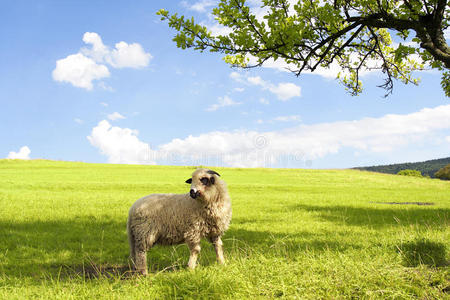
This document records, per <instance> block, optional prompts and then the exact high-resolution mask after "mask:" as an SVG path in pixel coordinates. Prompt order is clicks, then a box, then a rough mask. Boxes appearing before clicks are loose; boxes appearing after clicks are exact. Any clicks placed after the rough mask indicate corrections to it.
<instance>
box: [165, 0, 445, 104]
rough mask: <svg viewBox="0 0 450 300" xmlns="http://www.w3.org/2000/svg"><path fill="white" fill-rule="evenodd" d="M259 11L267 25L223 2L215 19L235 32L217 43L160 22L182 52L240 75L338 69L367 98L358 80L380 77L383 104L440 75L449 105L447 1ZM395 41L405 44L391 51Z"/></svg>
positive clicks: (242, 7)
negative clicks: (399, 87) (398, 87)
mask: <svg viewBox="0 0 450 300" xmlns="http://www.w3.org/2000/svg"><path fill="white" fill-rule="evenodd" d="M293 2H295V3H293ZM261 9H263V10H265V14H264V16H263V17H261V16H260V14H258V15H256V14H255V13H254V12H253V10H252V9H251V8H250V7H249V6H248V5H247V3H246V1H245V0H221V1H220V2H219V3H218V5H217V7H216V8H214V9H213V11H212V14H213V15H214V16H215V19H216V20H217V21H218V22H219V23H220V24H221V25H223V26H225V27H227V28H229V29H230V32H229V33H228V34H224V35H213V34H212V33H211V32H210V31H209V30H208V28H207V27H206V26H202V25H199V24H198V23H196V22H195V21H194V19H193V18H185V17H184V16H178V15H177V14H173V15H170V13H169V12H168V11H166V10H164V9H162V10H160V11H159V12H158V14H159V15H160V16H161V19H162V20H167V21H168V24H169V26H170V27H172V28H174V29H175V30H176V31H177V34H176V36H175V37H174V41H175V42H176V43H177V46H178V47H179V48H182V49H186V48H194V49H196V50H200V51H201V52H203V51H204V50H210V51H212V52H220V53H224V54H226V56H225V58H224V60H225V62H227V63H229V64H231V65H232V66H235V67H242V68H252V67H258V66H262V65H263V64H264V63H265V62H269V61H271V60H273V61H276V60H278V59H281V60H284V61H285V62H286V63H287V64H288V65H289V67H288V68H289V70H290V71H292V72H294V73H295V74H296V75H297V76H300V74H302V73H304V72H305V71H311V72H314V71H316V70H317V69H318V68H325V69H326V68H330V67H331V66H339V67H340V70H341V71H340V73H339V74H338V78H339V80H340V81H341V83H343V84H344V86H345V87H346V89H347V90H348V91H349V92H350V93H351V94H352V95H357V94H359V93H360V92H361V91H362V82H361V80H360V76H361V72H363V71H366V70H375V69H379V70H381V71H382V72H383V73H384V76H385V79H384V82H383V83H382V84H381V85H380V87H382V88H384V89H385V90H386V95H385V96H387V95H389V94H390V93H392V90H393V80H394V79H398V80H401V81H402V82H404V83H414V84H418V79H415V78H413V76H412V72H413V71H415V70H422V69H426V68H428V69H437V70H439V71H441V73H442V80H441V86H442V88H443V90H444V92H445V94H446V95H447V96H449V97H450V72H449V69H450V47H449V45H448V44H447V43H446V40H445V36H444V31H445V29H447V28H448V26H449V19H450V12H449V11H450V8H449V5H448V3H447V1H446V0H408V1H389V0H333V1H326V0H303V1H293V0H262V6H261V8H260V10H261ZM391 34H396V35H397V36H398V37H399V38H400V39H401V40H402V41H403V42H402V43H399V44H397V43H393V41H392V38H391ZM412 34H415V36H414V37H412Z"/></svg>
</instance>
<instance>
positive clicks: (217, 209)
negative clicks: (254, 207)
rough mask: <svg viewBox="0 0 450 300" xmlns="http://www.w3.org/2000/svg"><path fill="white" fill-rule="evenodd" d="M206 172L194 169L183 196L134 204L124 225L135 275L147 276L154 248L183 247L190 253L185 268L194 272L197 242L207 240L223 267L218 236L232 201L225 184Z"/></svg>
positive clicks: (227, 220) (153, 196) (164, 196)
mask: <svg viewBox="0 0 450 300" xmlns="http://www.w3.org/2000/svg"><path fill="white" fill-rule="evenodd" d="M219 176H220V175H219V174H218V173H217V172H215V171H212V170H209V169H197V170H195V171H194V172H193V173H192V177H191V178H189V179H188V180H186V183H189V184H191V188H190V191H189V193H186V194H151V195H148V196H145V197H143V198H140V199H139V200H137V201H136V202H135V203H134V204H133V205H132V206H131V208H130V211H129V214H128V221H127V233H128V241H129V244H130V259H131V263H132V265H133V267H134V269H135V270H136V272H139V273H141V274H142V275H147V274H148V272H147V251H148V250H150V248H151V247H152V246H154V245H156V244H159V245H177V244H181V243H186V244H187V245H188V247H189V250H190V256H189V262H188V268H190V269H194V268H195V267H196V264H197V257H198V254H199V253H200V239H201V238H207V239H208V240H209V241H210V242H211V243H212V244H213V245H214V248H215V251H216V257H217V261H218V262H219V263H220V264H224V263H225V259H224V256H223V249H222V240H221V236H222V235H223V234H224V232H225V231H226V230H227V229H228V226H229V224H230V221H231V200H230V197H229V195H228V191H227V186H226V183H225V182H224V181H223V180H222V179H220V178H219Z"/></svg>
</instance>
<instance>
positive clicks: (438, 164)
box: [353, 157, 450, 177]
mask: <svg viewBox="0 0 450 300" xmlns="http://www.w3.org/2000/svg"><path fill="white" fill-rule="evenodd" d="M448 164H450V157H446V158H440V159H433V160H427V161H422V162H415V163H403V164H393V165H384V166H372V167H356V168H353V169H358V170H366V171H372V172H379V173H388V174H397V173H398V172H399V171H401V170H405V169H410V170H418V171H420V172H422V175H423V176H426V175H428V176H430V177H434V173H436V172H437V171H438V170H439V169H441V168H443V167H444V166H446V165H448Z"/></svg>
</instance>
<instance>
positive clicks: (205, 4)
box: [183, 0, 217, 13]
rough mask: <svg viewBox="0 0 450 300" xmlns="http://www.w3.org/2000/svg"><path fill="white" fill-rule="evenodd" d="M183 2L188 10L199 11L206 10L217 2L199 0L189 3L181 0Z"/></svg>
mask: <svg viewBox="0 0 450 300" xmlns="http://www.w3.org/2000/svg"><path fill="white" fill-rule="evenodd" d="M183 4H184V5H185V6H186V7H187V8H188V9H190V10H194V11H196V12H199V13H204V12H206V10H207V9H208V8H210V7H212V6H214V5H216V4H217V1H212V0H201V1H197V2H195V3H194V4H192V5H189V4H188V3H187V2H185V1H183Z"/></svg>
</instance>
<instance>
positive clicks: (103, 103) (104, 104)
mask: <svg viewBox="0 0 450 300" xmlns="http://www.w3.org/2000/svg"><path fill="white" fill-rule="evenodd" d="M100 104H101V105H103V106H104V107H108V105H109V104H108V103H106V102H100Z"/></svg>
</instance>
